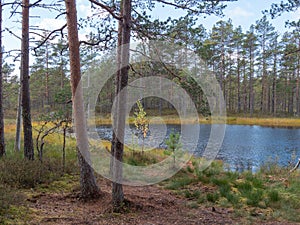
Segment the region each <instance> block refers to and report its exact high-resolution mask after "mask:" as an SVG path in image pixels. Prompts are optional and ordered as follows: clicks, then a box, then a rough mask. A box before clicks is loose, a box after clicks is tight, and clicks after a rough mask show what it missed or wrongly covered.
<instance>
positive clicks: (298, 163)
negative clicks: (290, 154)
mask: <svg viewBox="0 0 300 225" xmlns="http://www.w3.org/2000/svg"><path fill="white" fill-rule="evenodd" d="M299 166H300V159H298V162H297V164H296V165H295V167H294V168H293V169H291V170H290V173H292V172H294V171H295V170H296V169H298V167H299Z"/></svg>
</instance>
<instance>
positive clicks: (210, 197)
mask: <svg viewBox="0 0 300 225" xmlns="http://www.w3.org/2000/svg"><path fill="white" fill-rule="evenodd" d="M219 198H220V195H219V194H218V193H217V192H214V193H207V194H206V199H207V201H209V202H216V201H218V200H219Z"/></svg>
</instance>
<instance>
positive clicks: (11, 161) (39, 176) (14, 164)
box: [0, 157, 77, 188]
mask: <svg viewBox="0 0 300 225" xmlns="http://www.w3.org/2000/svg"><path fill="white" fill-rule="evenodd" d="M72 168H73V169H71V165H69V164H67V165H66V168H65V171H66V170H67V171H68V172H71V171H70V170H73V172H74V170H75V169H77V166H76V165H73V166H72ZM63 174H64V170H63V167H62V163H61V159H57V158H53V159H44V161H43V162H42V163H41V162H40V161H39V160H33V161H30V160H27V159H22V158H21V157H15V158H4V159H2V160H0V183H1V184H5V185H8V186H11V187H15V188H33V187H35V186H36V185H37V184H40V183H50V182H52V181H54V180H57V179H58V178H59V177H61V176H62V175H63Z"/></svg>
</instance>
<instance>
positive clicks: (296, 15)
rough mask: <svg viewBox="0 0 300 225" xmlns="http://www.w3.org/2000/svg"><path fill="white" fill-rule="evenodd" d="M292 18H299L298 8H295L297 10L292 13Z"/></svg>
mask: <svg viewBox="0 0 300 225" xmlns="http://www.w3.org/2000/svg"><path fill="white" fill-rule="evenodd" d="M292 18H293V20H294V21H298V20H300V9H297V10H296V11H295V12H294V13H293V15H292Z"/></svg>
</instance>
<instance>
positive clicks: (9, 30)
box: [5, 28, 22, 40]
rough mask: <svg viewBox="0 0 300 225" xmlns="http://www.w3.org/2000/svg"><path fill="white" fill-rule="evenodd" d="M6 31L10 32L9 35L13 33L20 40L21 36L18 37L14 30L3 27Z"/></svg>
mask: <svg viewBox="0 0 300 225" xmlns="http://www.w3.org/2000/svg"><path fill="white" fill-rule="evenodd" d="M5 30H6V31H8V33H10V34H11V35H13V36H14V37H16V38H18V39H19V40H22V38H20V37H19V36H18V35H16V34H15V33H14V32H12V31H11V30H10V29H8V28H5Z"/></svg>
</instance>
